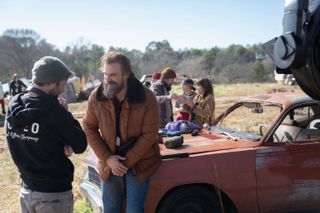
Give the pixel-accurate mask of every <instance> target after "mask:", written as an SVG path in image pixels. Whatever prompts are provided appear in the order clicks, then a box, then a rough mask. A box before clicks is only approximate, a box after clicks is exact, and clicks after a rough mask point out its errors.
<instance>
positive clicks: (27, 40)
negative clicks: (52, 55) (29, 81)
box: [0, 29, 41, 77]
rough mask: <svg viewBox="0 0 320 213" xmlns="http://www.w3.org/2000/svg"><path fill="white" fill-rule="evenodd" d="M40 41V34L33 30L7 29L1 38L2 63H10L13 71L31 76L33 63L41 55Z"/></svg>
mask: <svg viewBox="0 0 320 213" xmlns="http://www.w3.org/2000/svg"><path fill="white" fill-rule="evenodd" d="M40 42H41V38H40V35H39V34H38V33H36V32H35V31H33V30H30V29H9V30H6V31H5V32H4V33H3V35H2V37H1V39H0V45H1V48H0V54H1V58H2V59H3V60H4V61H2V62H1V63H4V62H5V63H6V64H8V65H9V67H11V71H12V72H18V73H21V74H23V75H24V76H26V77H30V76H31V69H32V66H33V63H34V62H35V61H36V60H37V59H38V58H39V57H40V55H41V54H40V51H39V50H38V48H37V45H38V44H39V43H40Z"/></svg>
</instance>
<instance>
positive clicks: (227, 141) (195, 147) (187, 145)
mask: <svg viewBox="0 0 320 213" xmlns="http://www.w3.org/2000/svg"><path fill="white" fill-rule="evenodd" d="M165 140H166V138H164V139H163V141H165ZM259 144H260V143H259V142H253V141H250V140H245V139H232V138H230V137H228V136H226V135H222V134H217V133H212V134H207V133H200V134H199V135H197V136H191V135H184V143H183V144H182V146H181V147H179V148H175V149H168V148H166V147H165V145H164V144H160V151H161V155H162V156H163V157H164V158H170V157H185V156H189V155H192V154H200V153H206V152H212V151H219V150H228V149H235V148H252V147H256V146H258V145H259Z"/></svg>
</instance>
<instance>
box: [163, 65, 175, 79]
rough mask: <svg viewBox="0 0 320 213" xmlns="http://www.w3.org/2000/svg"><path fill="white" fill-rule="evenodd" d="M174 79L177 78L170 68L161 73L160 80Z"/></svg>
mask: <svg viewBox="0 0 320 213" xmlns="http://www.w3.org/2000/svg"><path fill="white" fill-rule="evenodd" d="M176 77H177V75H176V72H175V71H174V70H173V69H172V68H171V67H167V68H165V69H164V70H162V71H161V78H162V79H170V78H176Z"/></svg>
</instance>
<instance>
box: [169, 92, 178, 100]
mask: <svg viewBox="0 0 320 213" xmlns="http://www.w3.org/2000/svg"><path fill="white" fill-rule="evenodd" d="M170 99H171V100H177V99H178V95H177V94H176V93H172V94H170Z"/></svg>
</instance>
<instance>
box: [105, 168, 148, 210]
mask: <svg viewBox="0 0 320 213" xmlns="http://www.w3.org/2000/svg"><path fill="white" fill-rule="evenodd" d="M149 182H150V179H148V180H146V181H145V182H143V183H141V182H140V181H139V180H138V178H137V177H136V175H135V174H134V173H133V172H132V170H129V171H128V172H127V173H126V174H125V175H124V176H123V177H118V176H114V175H112V174H110V177H109V179H108V180H107V181H106V182H104V183H103V190H102V202H103V212H104V213H117V212H119V213H120V212H121V206H122V196H123V194H124V193H125V194H126V213H143V212H144V200H145V198H146V196H147V191H148V186H149Z"/></svg>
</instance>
